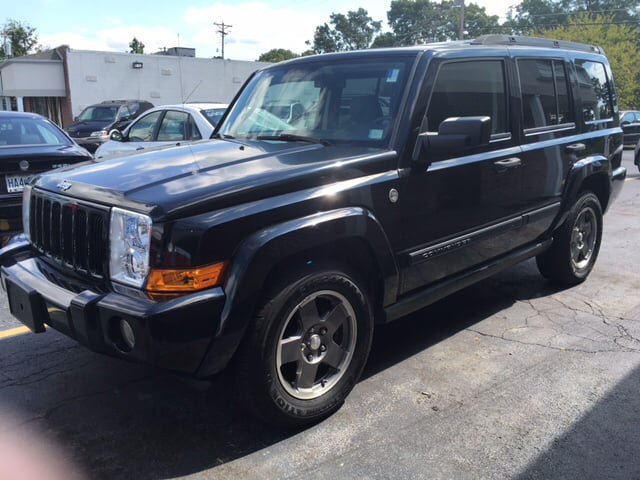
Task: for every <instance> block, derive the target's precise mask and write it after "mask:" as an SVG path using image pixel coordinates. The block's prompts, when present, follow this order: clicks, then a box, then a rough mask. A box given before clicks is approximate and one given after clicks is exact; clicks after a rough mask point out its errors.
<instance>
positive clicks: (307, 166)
mask: <svg viewBox="0 0 640 480" xmlns="http://www.w3.org/2000/svg"><path fill="white" fill-rule="evenodd" d="M615 98H616V97H615V91H614V85H613V81H612V77H611V69H610V67H609V64H608V62H607V59H606V57H605V56H604V55H603V54H602V52H601V51H600V50H599V49H598V48H597V47H590V46H586V45H581V44H570V43H565V42H553V41H547V40H539V39H527V38H518V37H502V36H489V37H483V38H479V39H476V40H473V41H465V42H460V43H458V42H454V43H447V44H436V45H423V46H416V47H410V48H400V49H382V50H368V51H359V52H349V53H339V54H329V55H318V56H311V57H305V58H300V59H296V60H293V61H289V62H284V63H279V64H276V65H273V66H269V67H267V68H265V69H263V70H260V71H258V72H257V73H255V74H254V75H253V76H252V77H251V78H250V79H249V80H248V81H247V83H246V85H245V86H244V87H243V89H242V91H241V92H240V93H239V94H238V96H237V98H236V99H235V100H234V102H233V104H232V105H231V107H230V108H229V110H228V111H227V113H226V114H225V117H224V118H223V120H222V122H221V123H220V124H219V126H218V127H217V130H216V131H215V132H214V135H213V136H214V138H213V139H212V140H209V141H202V142H198V143H194V144H191V145H185V146H179V147H175V148H170V149H165V150H159V151H153V152H151V151H150V152H146V153H141V154H139V155H134V156H131V157H128V158H126V159H113V160H109V161H106V162H103V163H99V164H93V165H87V166H83V167H80V168H72V169H67V170H65V171H54V172H51V173H48V174H46V175H42V176H41V177H39V179H37V181H36V182H35V183H32V185H31V186H30V187H28V188H27V189H26V190H25V196H24V205H25V207H24V216H25V221H24V224H25V226H26V227H27V228H26V232H25V233H26V238H27V240H28V241H25V242H24V243H19V244H15V245H14V246H13V248H11V249H10V250H5V251H4V252H3V254H2V255H0V263H2V264H3V268H2V278H3V285H4V287H5V289H6V291H7V295H8V298H9V303H10V307H11V311H12V313H13V314H14V315H15V316H16V317H17V318H18V319H20V320H21V321H22V322H23V323H24V324H26V325H28V326H29V327H30V328H31V329H32V330H33V331H34V332H43V331H44V330H45V326H50V327H53V328H55V329H57V330H60V331H62V332H64V333H66V334H67V335H69V336H71V337H73V338H75V339H77V340H78V341H79V342H81V343H83V344H85V345H87V346H88V347H90V348H92V349H94V350H97V351H100V352H104V353H107V354H110V355H114V356H117V357H120V358H124V359H132V360H138V361H144V362H149V363H153V364H155V365H160V366H162V367H166V368H169V369H173V370H176V371H179V372H184V373H188V374H192V375H196V376H200V377H206V376H210V375H212V374H214V373H216V372H219V371H221V370H222V369H223V368H224V367H225V366H227V364H229V363H230V360H231V359H232V358H233V359H234V362H233V365H232V366H233V368H235V369H237V371H236V375H235V378H236V379H237V384H238V392H239V394H240V399H241V401H242V402H243V403H244V404H245V405H246V406H247V407H248V408H249V409H250V410H251V411H252V412H254V413H255V414H257V415H258V416H260V417H261V418H263V419H265V420H267V421H269V422H272V423H277V424H286V425H299V424H304V423H308V422H312V421H317V420H318V419H321V418H323V417H326V416H327V415H329V414H331V413H332V412H334V411H335V410H337V409H338V408H339V406H340V405H341V404H342V403H343V401H344V400H345V397H346V396H347V395H348V393H349V392H350V391H351V389H352V388H353V387H354V385H355V384H356V382H357V381H358V377H359V376H360V373H361V372H362V369H363V367H364V365H365V362H366V361H367V355H368V353H369V348H370V346H371V340H372V335H373V330H374V324H376V323H384V322H390V321H392V320H396V319H398V318H400V317H402V316H403V315H406V314H407V313H409V312H413V311H415V310H417V309H420V308H422V307H424V306H426V305H428V304H430V303H432V302H434V301H436V300H437V299H440V298H442V297H443V296H445V295H447V294H449V293H451V292H453V291H455V290H458V289H461V288H463V287H465V286H467V285H470V284H471V283H473V282H476V281H478V280H480V279H483V278H485V277H487V276H489V275H491V274H493V273H495V272H497V271H499V270H501V269H504V268H506V267H509V266H511V265H514V264H515V263H517V262H520V261H522V260H525V259H528V258H531V257H535V258H536V259H537V263H538V266H539V267H540V271H541V272H542V274H543V275H544V276H546V277H548V278H549V279H551V280H554V281H558V282H563V283H566V284H576V283H579V282H581V281H583V280H585V278H586V277H587V275H588V274H589V272H590V271H591V269H592V268H593V266H594V263H595V261H596V257H597V255H598V250H599V247H600V240H601V235H602V214H603V212H604V211H605V210H606V209H607V207H608V206H609V205H610V204H611V202H612V201H613V200H614V198H615V196H616V195H617V194H618V192H619V190H620V188H621V185H622V183H623V179H624V177H625V175H626V171H625V169H624V168H622V167H621V159H622V130H621V129H620V126H619V116H618V111H617V106H616V103H615ZM287 103H288V104H290V105H291V106H292V108H282V106H283V105H286V104H287ZM294 105H295V106H296V107H295V110H296V112H295V115H293V114H292V112H293V111H294V108H293V106H294ZM275 106H277V108H276V107H275ZM398 348H401V347H398Z"/></svg>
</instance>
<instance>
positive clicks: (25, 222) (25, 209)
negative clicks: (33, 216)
mask: <svg viewBox="0 0 640 480" xmlns="http://www.w3.org/2000/svg"><path fill="white" fill-rule="evenodd" d="M30 209H31V185H25V186H24V190H23V191H22V229H23V231H24V234H25V236H26V237H27V240H31V235H30V229H29V210H30Z"/></svg>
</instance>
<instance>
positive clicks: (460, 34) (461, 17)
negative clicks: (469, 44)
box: [456, 0, 464, 40]
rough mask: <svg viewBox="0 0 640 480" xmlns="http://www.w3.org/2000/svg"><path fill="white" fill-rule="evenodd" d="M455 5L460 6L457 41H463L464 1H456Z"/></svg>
mask: <svg viewBox="0 0 640 480" xmlns="http://www.w3.org/2000/svg"><path fill="white" fill-rule="evenodd" d="M456 3H458V4H459V6H460V30H459V31H458V40H464V0H458V1H457V2H456Z"/></svg>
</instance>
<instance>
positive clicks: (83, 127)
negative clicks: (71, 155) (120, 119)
mask: <svg viewBox="0 0 640 480" xmlns="http://www.w3.org/2000/svg"><path fill="white" fill-rule="evenodd" d="M112 123H113V120H107V121H104V120H83V121H81V122H74V123H72V124H71V125H69V126H67V128H65V131H66V132H67V133H75V132H82V133H84V132H88V133H91V132H95V131H96V130H102V129H103V128H105V127H107V126H109V125H111V124H112Z"/></svg>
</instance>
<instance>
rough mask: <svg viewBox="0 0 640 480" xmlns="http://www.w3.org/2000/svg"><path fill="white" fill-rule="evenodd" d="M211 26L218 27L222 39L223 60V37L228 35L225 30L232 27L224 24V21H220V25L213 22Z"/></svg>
mask: <svg viewBox="0 0 640 480" xmlns="http://www.w3.org/2000/svg"><path fill="white" fill-rule="evenodd" d="M213 24H214V25H215V26H216V27H218V33H219V34H220V37H222V58H223V59H224V37H226V36H227V35H229V32H228V31H227V28H231V27H233V25H228V24H226V23H224V20H223V21H222V23H216V22H213Z"/></svg>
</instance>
